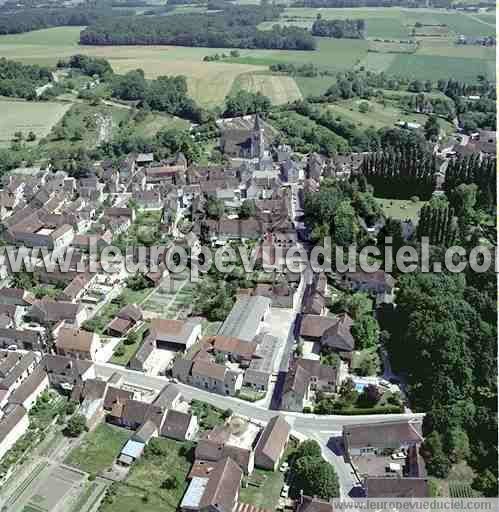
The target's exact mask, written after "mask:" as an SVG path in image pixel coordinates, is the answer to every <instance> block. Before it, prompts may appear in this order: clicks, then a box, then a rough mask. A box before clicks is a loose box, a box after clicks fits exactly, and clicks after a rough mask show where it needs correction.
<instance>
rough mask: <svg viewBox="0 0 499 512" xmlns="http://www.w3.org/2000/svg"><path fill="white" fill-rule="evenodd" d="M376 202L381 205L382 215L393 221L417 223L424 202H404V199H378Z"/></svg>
mask: <svg viewBox="0 0 499 512" xmlns="http://www.w3.org/2000/svg"><path fill="white" fill-rule="evenodd" d="M376 201H378V203H379V204H380V205H381V208H382V209H383V213H384V214H385V215H386V216H387V217H392V218H393V219H399V220H406V219H411V220H412V221H417V219H418V216H419V210H421V208H422V207H423V206H424V204H425V202H424V201H416V202H412V201H406V200H404V199H379V198H376Z"/></svg>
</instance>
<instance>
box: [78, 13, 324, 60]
mask: <svg viewBox="0 0 499 512" xmlns="http://www.w3.org/2000/svg"><path fill="white" fill-rule="evenodd" d="M279 14H280V8H278V7H275V6H267V7H265V8H262V7H259V6H228V7H226V8H225V9H224V10H223V11H219V12H208V13H203V14H198V13H186V14H173V15H171V16H169V17H168V20H167V21H168V22H166V20H165V18H164V17H163V16H133V17H116V18H113V19H109V18H106V19H101V20H99V21H97V22H96V23H94V24H91V25H90V26H88V27H87V28H86V29H84V30H83V31H82V32H81V34H80V43H81V44H89V45H97V44H98V45H132V44H134V45H135V44H136V45H149V44H158V45H176V46H192V47H209V48H275V49H288V50H314V49H315V47H316V43H315V39H314V38H313V37H312V35H311V34H310V33H309V32H308V31H306V30H304V29H301V28H296V27H280V26H278V25H275V26H274V27H272V29H271V30H258V29H257V25H258V24H259V23H262V22H264V21H272V20H275V19H277V18H278V17H279Z"/></svg>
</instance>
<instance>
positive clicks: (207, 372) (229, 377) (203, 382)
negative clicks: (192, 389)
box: [188, 361, 244, 396]
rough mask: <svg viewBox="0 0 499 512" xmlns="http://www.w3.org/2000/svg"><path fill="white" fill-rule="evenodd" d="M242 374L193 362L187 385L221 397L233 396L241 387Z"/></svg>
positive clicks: (203, 362)
mask: <svg viewBox="0 0 499 512" xmlns="http://www.w3.org/2000/svg"><path fill="white" fill-rule="evenodd" d="M243 374H244V373H243V372H242V371H240V370H231V369H229V368H227V367H226V366H224V365H221V364H217V363H212V362H210V361H195V362H194V363H193V364H192V367H191V377H190V382H189V381H188V383H189V384H192V385H193V386H196V387H198V388H201V389H207V390H209V391H213V392H215V393H219V394H221V395H229V396H234V395H236V393H237V392H238V391H239V390H240V389H241V386H242V385H243Z"/></svg>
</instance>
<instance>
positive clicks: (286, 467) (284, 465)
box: [279, 462, 289, 473]
mask: <svg viewBox="0 0 499 512" xmlns="http://www.w3.org/2000/svg"><path fill="white" fill-rule="evenodd" d="M288 469H289V464H288V463H287V462H283V463H282V464H281V466H280V468H279V471H280V472H281V473H286V471H287V470H288Z"/></svg>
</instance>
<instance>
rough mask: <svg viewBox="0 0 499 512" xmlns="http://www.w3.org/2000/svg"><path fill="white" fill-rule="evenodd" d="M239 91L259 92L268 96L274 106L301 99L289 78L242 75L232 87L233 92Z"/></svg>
mask: <svg viewBox="0 0 499 512" xmlns="http://www.w3.org/2000/svg"><path fill="white" fill-rule="evenodd" d="M239 90H245V91H250V92H261V93H262V94H264V95H265V96H268V97H269V98H270V100H271V101H272V103H273V104H274V105H282V104H283V103H288V102H293V101H297V100H301V99H302V94H301V92H300V89H299V88H298V85H297V84H296V82H295V79H294V78H293V77H291V76H284V75H271V74H264V73H244V74H242V75H239V76H238V77H237V78H236V80H234V83H233V85H232V91H233V92H234V91H239Z"/></svg>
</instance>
